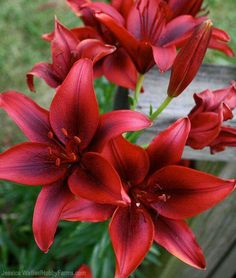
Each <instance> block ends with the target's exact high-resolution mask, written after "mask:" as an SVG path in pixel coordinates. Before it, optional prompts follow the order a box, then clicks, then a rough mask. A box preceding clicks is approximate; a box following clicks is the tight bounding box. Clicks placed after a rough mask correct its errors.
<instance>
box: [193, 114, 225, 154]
mask: <svg viewBox="0 0 236 278" xmlns="http://www.w3.org/2000/svg"><path fill="white" fill-rule="evenodd" d="M190 122H191V130H190V133H189V137H188V140H187V145H188V146H190V147H191V148H194V149H202V148H204V147H206V146H207V145H209V144H210V143H211V142H212V141H213V140H214V139H215V138H216V137H217V136H218V134H219V132H220V129H221V123H222V116H221V115H220V114H217V113H213V112H204V113H200V114H197V115H195V116H194V117H190Z"/></svg>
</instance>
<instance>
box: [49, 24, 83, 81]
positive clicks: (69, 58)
mask: <svg viewBox="0 0 236 278" xmlns="http://www.w3.org/2000/svg"><path fill="white" fill-rule="evenodd" d="M78 43H79V41H78V39H77V38H76V37H75V36H74V34H73V33H72V32H71V31H70V30H69V29H68V28H66V27H65V26H64V25H62V24H61V23H60V22H59V21H58V20H57V19H56V20H55V31H54V37H53V40H52V42H51V52H52V65H53V70H54V72H55V73H56V74H57V76H59V77H60V79H61V80H64V79H65V77H66V75H67V74H68V72H69V70H70V68H71V67H72V65H73V63H74V62H75V57H74V56H73V53H74V52H75V51H76V47H77V45H78Z"/></svg>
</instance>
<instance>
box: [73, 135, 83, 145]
mask: <svg viewBox="0 0 236 278" xmlns="http://www.w3.org/2000/svg"><path fill="white" fill-rule="evenodd" d="M74 140H75V142H76V143H77V144H78V145H79V144H80V143H81V139H80V138H79V137H78V136H74Z"/></svg>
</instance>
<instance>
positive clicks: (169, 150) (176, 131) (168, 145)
mask: <svg viewBox="0 0 236 278" xmlns="http://www.w3.org/2000/svg"><path fill="white" fill-rule="evenodd" d="M189 131H190V121H189V120H188V118H183V119H179V120H178V121H176V122H175V123H174V124H172V125H171V126H169V127H168V128H167V129H166V130H164V131H163V132H161V133H160V134H159V135H157V136H156V137H155V138H154V139H153V141H152V142H151V143H150V145H149V146H148V148H147V153H148V155H149V158H150V173H153V172H155V171H156V170H157V169H160V168H161V167H163V166H166V165H169V164H175V163H177V162H178V161H180V159H181V156H182V153H183V150H184V147H185V143H186V140H187V138H188V135H189Z"/></svg>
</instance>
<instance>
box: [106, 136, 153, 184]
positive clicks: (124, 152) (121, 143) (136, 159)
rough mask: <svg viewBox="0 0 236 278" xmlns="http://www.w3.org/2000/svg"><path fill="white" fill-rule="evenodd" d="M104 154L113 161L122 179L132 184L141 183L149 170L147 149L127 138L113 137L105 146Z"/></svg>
mask: <svg viewBox="0 0 236 278" xmlns="http://www.w3.org/2000/svg"><path fill="white" fill-rule="evenodd" d="M103 155H104V156H105V157H106V158H107V159H108V161H110V162H111V163H112V165H113V166H114V167H115V169H116V170H117V172H118V173H119V174H120V176H121V177H122V179H124V180H126V181H129V182H130V183H131V184H139V183H141V182H142V181H143V180H144V179H145V177H146V175H147V173H148V170H149V159H148V155H147V153H146V151H145V150H144V149H143V148H141V147H139V146H137V145H134V144H131V143H129V142H128V141H127V140H126V139H125V138H123V137H122V136H119V137H117V138H115V139H112V140H111V141H110V143H109V144H108V145H107V147H105V149H104V151H103Z"/></svg>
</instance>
